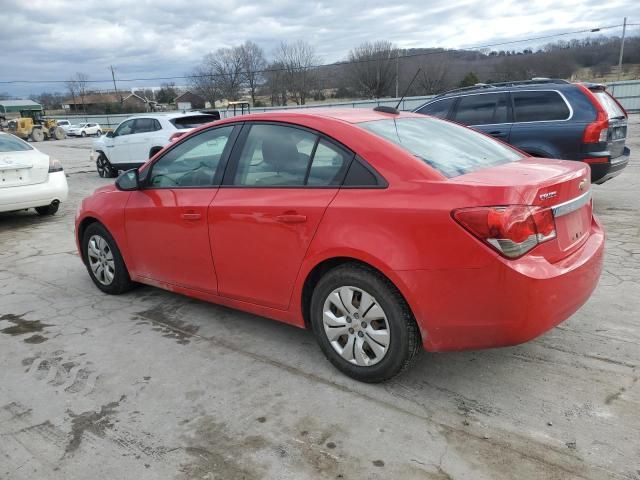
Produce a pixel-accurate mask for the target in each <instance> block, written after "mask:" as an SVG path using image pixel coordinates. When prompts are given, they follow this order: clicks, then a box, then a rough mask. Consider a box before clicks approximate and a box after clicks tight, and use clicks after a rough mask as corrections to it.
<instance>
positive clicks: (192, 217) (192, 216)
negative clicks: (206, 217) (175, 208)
mask: <svg viewBox="0 0 640 480" xmlns="http://www.w3.org/2000/svg"><path fill="white" fill-rule="evenodd" d="M201 218H202V215H200V214H199V213H195V212H187V213H183V214H182V219H183V220H200V219H201Z"/></svg>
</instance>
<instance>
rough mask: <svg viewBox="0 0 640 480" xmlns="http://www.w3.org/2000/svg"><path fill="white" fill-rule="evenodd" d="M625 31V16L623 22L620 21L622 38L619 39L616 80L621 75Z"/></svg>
mask: <svg viewBox="0 0 640 480" xmlns="http://www.w3.org/2000/svg"><path fill="white" fill-rule="evenodd" d="M626 32H627V17H624V22H623V23H622V40H621V41H620V59H619V60H618V81H620V78H621V77H622V55H623V54H624V36H625V33H626Z"/></svg>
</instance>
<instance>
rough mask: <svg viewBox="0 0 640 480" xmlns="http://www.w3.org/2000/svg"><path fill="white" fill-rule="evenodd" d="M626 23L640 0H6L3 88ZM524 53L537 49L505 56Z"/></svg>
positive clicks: (1, 7) (24, 90)
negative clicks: (239, 58)
mask: <svg viewBox="0 0 640 480" xmlns="http://www.w3.org/2000/svg"><path fill="white" fill-rule="evenodd" d="M625 15H626V16H628V17H629V21H630V22H633V23H640V1H637V0H606V1H603V0H583V1H564V0H557V1H552V0H530V1H522V0H503V1H474V0H470V1H461V2H455V1H450V0H429V1H425V0H395V1H389V0H385V1H377V0H330V1H322V2H314V1H310V0H306V1H305V0H244V1H233V0H213V1H205V0H189V1H188V2H185V1H176V0H153V1H152V0H106V1H105V0H73V1H64V0H29V1H25V0H0V19H1V20H2V22H1V24H0V52H1V53H0V60H1V61H0V65H2V68H0V81H3V80H14V79H26V80H29V79H30V80H56V79H63V80H64V79H66V78H68V77H69V76H70V75H71V74H73V73H74V72H84V73H87V74H88V75H89V77H90V79H92V80H103V79H110V78H111V73H110V71H109V70H108V68H109V65H113V66H114V67H115V69H116V75H117V77H118V78H122V79H124V78H137V77H156V76H178V75H183V74H185V73H187V72H189V71H190V70H192V69H193V67H194V66H195V65H196V64H197V63H198V62H199V60H200V59H201V58H202V56H203V55H204V54H206V53H207V52H209V51H212V50H216V49H218V48H220V47H228V46H231V45H236V44H239V43H242V42H244V41H245V40H252V41H254V42H256V43H258V44H259V45H261V46H262V47H263V48H264V50H265V52H266V53H267V56H269V55H270V54H271V52H272V51H273V49H274V47H275V45H277V44H278V43H279V42H281V41H284V40H286V41H290V40H298V39H305V40H308V41H309V42H311V43H313V44H314V45H315V47H316V48H317V52H318V53H319V55H320V57H321V59H322V60H323V62H331V61H335V60H340V59H343V58H345V57H346V55H347V54H348V52H349V49H350V48H352V47H354V46H355V45H357V44H359V43H361V42H363V41H366V40H382V39H384V40H390V41H392V42H394V43H395V44H396V45H397V46H399V47H401V48H412V47H447V48H456V47H465V46H475V45H482V44H487V43H494V42H499V41H507V40H515V39H521V38H529V37H535V36H540V35H546V34H553V33H558V32H565V31H572V30H581V29H587V28H593V27H597V26H607V25H616V24H621V23H622V18H623V17H624V16H625ZM632 30H633V31H632V33H633V34H635V35H638V34H639V33H640V30H639V29H638V27H632ZM604 33H607V34H617V35H619V34H620V33H621V29H617V30H608V31H606V32H604ZM565 38H568V37H565ZM538 43H540V42H538ZM525 46H536V42H528V43H527V44H518V45H513V46H510V47H508V48H510V49H518V48H524V47H525ZM505 48H507V47H505ZM160 83H161V81H149V82H141V83H140V84H138V85H141V84H143V85H147V86H155V85H159V84H160ZM176 83H177V84H181V83H184V81H181V80H176ZM120 85H122V87H125V86H127V87H130V86H132V85H133V84H127V83H125V82H121V83H120ZM96 88H109V84H101V85H96ZM43 90H45V91H56V90H58V91H63V90H64V85H62V84H60V85H56V84H38V85H24V84H21V85H19V84H16V85H7V84H0V93H2V92H7V93H9V94H11V95H28V94H29V93H31V92H33V93H37V92H40V91H43Z"/></svg>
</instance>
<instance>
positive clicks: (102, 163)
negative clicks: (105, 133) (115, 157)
mask: <svg viewBox="0 0 640 480" xmlns="http://www.w3.org/2000/svg"><path fill="white" fill-rule="evenodd" d="M96 170H97V171H98V175H99V176H100V177H102V178H114V177H117V176H118V172H117V171H116V169H115V168H113V166H112V165H111V162H109V159H108V158H107V157H106V156H105V154H104V153H101V154H100V155H98V158H97V159H96Z"/></svg>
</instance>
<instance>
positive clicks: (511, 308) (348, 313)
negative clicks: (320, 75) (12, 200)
mask: <svg viewBox="0 0 640 480" xmlns="http://www.w3.org/2000/svg"><path fill="white" fill-rule="evenodd" d="M589 178H590V175H589V167H588V166H587V165H585V164H583V163H581V162H570V161H561V160H546V159H539V158H530V157H526V156H524V154H522V153H521V152H519V151H517V150H514V149H513V148H511V147H509V146H508V145H505V144H502V143H499V142H497V141H495V140H493V139H492V138H490V137H487V136H485V135H483V134H481V133H477V132H475V131H472V130H470V129H467V128H465V127H461V126H459V125H455V124H452V123H449V122H446V121H442V120H438V119H435V118H430V117H425V116H423V115H417V114H411V113H397V112H396V113H393V112H380V111H372V110H364V109H353V110H337V109H335V110H334V109H332V110H313V111H308V110H307V111H298V112H280V113H278V112H274V113H269V114H258V115H251V116H243V117H235V118H230V119H226V120H223V121H219V122H216V123H213V124H208V125H206V126H204V127H202V128H199V129H197V130H195V131H193V132H191V133H190V134H188V135H186V136H184V137H182V138H180V139H179V140H178V141H176V142H174V143H173V144H171V145H169V146H167V147H166V148H165V149H164V150H162V151H160V152H159V153H158V154H156V155H155V157H153V158H152V159H151V160H149V161H148V162H147V163H146V164H145V165H143V166H142V167H140V168H139V169H138V170H131V171H129V172H126V173H124V174H123V175H121V176H120V178H118V180H117V181H116V184H115V185H109V186H106V187H103V188H100V189H98V190H97V191H96V192H95V193H94V194H93V195H91V196H90V197H88V198H86V199H84V201H83V202H82V205H81V207H80V209H79V211H78V216H77V219H76V237H77V242H78V249H79V251H80V254H81V256H82V259H83V261H84V263H85V264H86V266H87V270H88V271H89V274H90V275H91V278H92V280H93V281H94V283H95V284H96V286H97V287H98V288H99V289H101V290H102V291H104V292H106V293H110V294H118V293H122V292H124V291H126V290H128V289H130V288H131V287H132V286H133V285H134V282H139V283H145V284H149V285H155V286H158V287H160V288H165V289H168V290H171V291H174V292H180V293H183V294H185V295H189V296H191V297H196V298H199V299H203V300H206V301H210V302H214V303H219V304H223V305H227V306H231V307H235V308H238V309H241V310H245V311H248V312H252V313H255V314H258V315H263V316H265V317H269V318H273V319H276V320H280V321H283V322H286V323H289V324H292V325H296V326H298V327H302V328H312V329H313V332H314V333H315V336H316V337H317V340H318V342H319V344H320V347H321V348H322V350H323V352H324V353H325V355H326V356H327V357H328V359H329V360H330V361H331V362H332V363H333V364H334V365H335V366H336V367H337V368H338V369H340V370H341V371H343V372H344V373H346V374H347V375H350V376H352V377H354V378H356V379H358V380H362V381H366V382H379V381H383V380H386V379H388V378H390V377H392V376H394V375H396V374H398V373H399V372H401V371H402V370H403V369H404V368H406V367H407V366H408V365H409V363H410V361H411V360H412V358H413V357H414V356H415V355H416V353H417V351H418V349H419V348H420V347H423V348H425V349H426V350H429V351H447V350H463V349H476V348H486V347H499V346H505V345H514V344H517V343H521V342H525V341H527V340H530V339H532V338H535V337H537V336H538V335H540V334H542V333H543V332H545V331H547V330H549V329H551V328H552V327H554V326H555V325H557V324H558V323H560V322H562V321H564V320H565V319H566V318H567V317H569V316H570V315H571V314H572V313H574V312H575V311H576V310H577V309H578V308H580V306H581V305H582V304H584V302H585V301H586V300H587V299H588V298H589V295H590V294H591V292H592V291H593V289H594V288H595V286H596V284H597V282H598V278H599V276H600V272H601V269H602V260H603V248H604V234H603V231H602V229H601V227H600V225H599V224H598V222H597V220H596V219H595V217H594V216H593V212H592V201H591V191H590V183H589Z"/></svg>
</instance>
